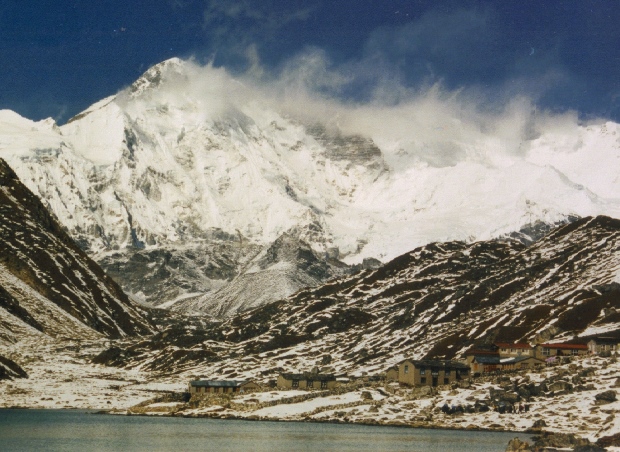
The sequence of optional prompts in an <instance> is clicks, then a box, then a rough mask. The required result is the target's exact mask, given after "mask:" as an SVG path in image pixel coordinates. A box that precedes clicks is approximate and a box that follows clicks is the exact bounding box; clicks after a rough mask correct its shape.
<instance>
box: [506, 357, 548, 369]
mask: <svg viewBox="0 0 620 452" xmlns="http://www.w3.org/2000/svg"><path fill="white" fill-rule="evenodd" d="M544 365H545V362H544V361H543V360H542V359H538V358H534V357H533V356H515V357H512V358H504V359H500V366H501V369H502V370H520V369H535V368H537V367H544Z"/></svg>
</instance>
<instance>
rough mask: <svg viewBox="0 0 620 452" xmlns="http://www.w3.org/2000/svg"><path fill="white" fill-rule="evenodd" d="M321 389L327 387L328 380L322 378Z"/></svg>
mask: <svg viewBox="0 0 620 452" xmlns="http://www.w3.org/2000/svg"><path fill="white" fill-rule="evenodd" d="M321 389H327V380H321Z"/></svg>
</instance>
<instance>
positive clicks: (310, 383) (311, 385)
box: [306, 380, 314, 388]
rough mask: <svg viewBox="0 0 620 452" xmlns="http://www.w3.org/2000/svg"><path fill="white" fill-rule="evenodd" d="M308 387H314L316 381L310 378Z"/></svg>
mask: <svg viewBox="0 0 620 452" xmlns="http://www.w3.org/2000/svg"><path fill="white" fill-rule="evenodd" d="M306 387H307V388H314V381H313V380H308V382H307V383H306Z"/></svg>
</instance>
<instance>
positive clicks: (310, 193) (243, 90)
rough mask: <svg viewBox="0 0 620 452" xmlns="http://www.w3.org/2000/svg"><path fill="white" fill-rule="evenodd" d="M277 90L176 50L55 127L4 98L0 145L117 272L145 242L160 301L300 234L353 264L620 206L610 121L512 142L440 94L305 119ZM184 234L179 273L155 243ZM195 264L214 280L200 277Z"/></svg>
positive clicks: (148, 279)
mask: <svg viewBox="0 0 620 452" xmlns="http://www.w3.org/2000/svg"><path fill="white" fill-rule="evenodd" d="M277 97H278V96H273V95H270V93H269V91H268V90H266V88H264V87H259V86H257V85H255V84H254V85H253V84H251V83H249V82H247V81H245V80H243V81H240V80H236V79H234V78H233V77H231V76H230V75H229V74H227V73H226V72H225V71H223V70H221V69H216V68H212V67H199V66H197V65H196V64H194V63H192V62H186V61H182V60H179V59H173V60H169V61H166V62H163V63H161V64H159V65H156V66H154V67H153V68H150V69H149V70H148V71H147V72H146V73H145V74H144V75H143V76H142V77H141V78H140V79H138V80H137V81H136V82H135V83H134V84H133V85H132V86H131V87H130V88H128V89H127V90H125V91H123V92H120V93H118V94H117V95H115V96H113V97H110V98H107V99H104V100H102V101H101V102H99V103H97V104H95V105H93V106H92V107H90V108H89V109H87V110H86V111H85V112H84V113H83V114H81V115H78V116H77V117H76V118H74V120H73V121H71V122H70V123H68V124H66V125H63V126H62V127H60V128H59V127H57V126H56V125H55V124H54V123H53V121H48V120H46V121H42V122H38V123H35V122H32V121H29V120H27V119H24V118H21V117H19V116H18V115H16V114H15V113H13V112H8V111H1V112H0V157H2V158H5V159H6V160H7V161H8V162H9V164H10V165H11V167H12V168H13V169H14V170H15V171H16V172H17V174H18V175H19V176H20V178H21V179H22V180H23V181H24V183H25V184H26V185H27V186H28V187H29V188H30V189H31V190H32V191H33V192H34V193H35V194H37V196H39V197H40V198H41V199H42V200H43V202H44V203H45V205H46V206H48V207H49V208H50V209H51V211H52V212H53V213H54V214H55V215H56V216H57V218H59V220H60V221H61V222H62V224H63V225H64V226H65V227H66V228H67V230H68V231H69V232H70V234H71V236H72V237H73V238H74V239H75V240H76V241H77V242H78V243H79V244H80V246H81V247H83V248H84V249H86V250H88V252H89V253H90V255H91V256H94V257H96V258H97V259H98V260H100V261H103V260H104V259H105V258H107V266H108V267H107V268H114V266H117V265H119V264H120V265H122V262H125V261H128V260H131V259H132V256H134V255H136V253H138V252H143V255H142V257H143V258H144V257H145V256H146V258H144V259H141V260H142V261H145V262H142V263H140V262H138V261H139V260H140V259H138V258H136V260H135V261H134V262H133V265H132V268H136V269H137V270H136V272H137V273H136V274H134V275H131V274H129V275H127V276H126V277H124V279H122V280H121V281H120V282H121V283H122V285H123V287H124V288H125V290H127V291H129V292H131V293H132V294H134V295H136V296H138V297H140V298H141V299H142V300H143V301H146V302H148V301H151V302H154V303H164V302H167V301H170V300H173V299H182V298H183V296H184V295H185V294H189V293H196V292H202V293H204V294H206V296H207V298H208V297H210V296H211V295H212V293H213V292H214V291H215V290H217V289H220V288H222V286H224V285H226V284H228V283H229V282H230V281H231V280H233V278H234V277H235V276H237V275H238V274H239V273H240V272H246V271H250V269H252V268H255V267H252V266H251V265H248V263H249V261H250V260H251V259H252V258H253V257H254V256H255V255H256V252H257V250H256V247H258V248H262V249H266V248H269V246H270V245H271V244H272V243H273V242H274V241H275V240H277V239H278V238H279V237H281V236H282V235H283V234H284V233H287V232H291V231H294V233H295V234H296V236H297V237H298V238H299V239H300V240H302V241H304V242H305V243H307V244H309V245H310V247H311V248H312V249H313V250H314V251H315V252H317V253H321V254H329V255H330V256H332V257H335V258H336V259H340V260H341V261H344V262H346V263H348V264H359V263H361V262H362V260H363V259H364V258H376V259H379V260H382V261H387V260H390V259H392V258H394V257H396V256H398V255H400V254H402V253H404V252H406V251H407V250H410V249H413V248H415V247H416V246H420V245H424V244H427V243H430V242H433V241H449V240H466V241H472V240H483V239H489V238H492V237H497V236H500V235H503V234H510V233H512V232H514V231H518V230H519V229H521V228H522V227H523V226H524V225H528V224H535V223H536V221H538V220H539V221H542V222H545V223H548V224H556V223H558V222H560V221H563V220H564V219H565V218H567V217H568V216H577V217H583V216H588V215H599V214H606V215H610V216H615V217H617V216H620V181H619V180H618V178H617V174H616V171H615V168H616V166H617V165H615V164H614V162H617V161H618V159H619V158H620V126H619V125H618V124H615V123H611V122H600V123H596V124H595V123H593V124H586V125H579V124H577V123H573V122H572V121H571V120H570V118H567V117H552V116H549V117H546V116H542V115H539V116H538V117H537V118H535V120H534V119H532V118H530V119H531V120H532V121H533V122H532V121H530V122H532V124H529V123H528V124H529V125H528V130H530V129H531V130H530V133H528V134H525V135H523V136H522V137H517V138H518V139H517V138H514V137H513V138H511V139H507V138H506V136H507V135H506V134H508V135H510V133H508V132H506V130H505V129H506V127H507V126H506V124H509V123H510V122H509V121H508V120H507V119H506V118H502V120H504V121H506V124H504V125H503V126H502V124H503V123H500V122H501V121H500V120H499V119H498V120H497V121H500V122H497V121H496V122H493V121H491V120H488V119H487V120H485V121H486V122H485V123H484V126H485V127H484V128H482V129H481V127H480V124H478V123H476V122H475V120H474V119H470V118H468V117H467V116H466V115H463V111H458V109H456V108H457V107H456V106H454V108H455V109H456V110H450V108H447V107H449V106H450V105H448V104H447V105H444V106H443V107H445V108H443V109H441V112H442V113H441V114H440V113H437V111H436V110H433V112H434V115H435V116H433V115H430V116H428V117H426V118H422V117H421V115H422V116H423V114H422V113H423V112H424V111H426V110H424V109H425V108H430V107H428V105H429V104H431V103H433V102H434V103H433V105H436V103H437V102H440V100H436V99H435V100H433V99H430V100H429V99H425V100H420V101H419V104H415V105H411V106H409V108H404V107H401V108H400V109H398V108H395V109H392V110H390V109H382V110H381V111H377V112H373V113H377V115H376V116H373V115H371V114H370V112H369V107H360V108H358V109H355V108H344V107H343V108H336V110H335V112H334V114H333V115H327V116H325V115H323V116H322V117H323V118H325V117H327V118H330V117H333V118H336V119H335V120H334V121H329V120H325V119H321V115H315V114H310V113H311V112H312V111H314V110H315V109H316V105H314V104H312V105H311V104H308V105H307V110H308V111H307V112H306V113H308V114H302V112H301V111H300V109H299V108H297V109H292V108H291V102H288V103H287V102H281V103H278V102H276V101H275V100H274V99H276V98H277ZM431 101H432V102H431ZM414 106H417V107H419V108H418V109H416V108H413V107H414ZM325 108H326V109H327V107H325ZM327 111H331V110H329V109H328V110H327ZM451 111H452V113H450V112H451ZM373 117H374V118H375V119H374V121H375V122H373V121H371V120H370V119H369V118H373ZM475 117H476V115H472V118H475ZM387 118H391V119H390V121H388V120H387ZM433 118H434V119H433ZM517 119H518V118H517ZM407 121H409V122H407ZM515 121H516V122H515V123H514V128H515V130H514V131H513V132H514V133H513V134H517V133H518V132H519V130H520V127H521V125H523V124H521V122H519V121H520V120H515ZM406 123H407V124H408V127H404V126H403V124H406ZM397 125H398V127H396V126H397ZM511 133H512V132H511ZM519 140H521V141H519ZM515 143H516V144H518V146H516V145H515ZM205 246H206V247H207V248H209V249H210V251H209V254H210V259H209V262H204V265H196V260H197V258H195V257H194V258H191V257H189V254H193V255H198V254H200V253H199V252H198V251H199V250H203V249H204V248H205ZM181 247H185V248H186V249H187V248H193V249H194V252H193V253H192V252H191V251H190V252H189V253H186V254H185V255H183V256H179V255H178V254H175V253H174V252H173V258H176V260H177V261H182V263H181V264H180V265H181V267H176V268H174V269H172V270H171V269H169V268H168V267H165V266H164V265H163V264H162V262H163V261H162V260H160V259H159V258H155V257H153V255H152V254H151V255H148V253H149V252H152V253H154V254H157V253H159V252H160V251H161V250H164V249H166V250H171V249H174V248H181ZM115 254H116V258H114V257H113V256H114V255H115ZM192 259H193V260H192ZM148 265H155V266H156V267H157V268H155V269H153V271H149V268H150V267H148ZM196 267H202V268H203V269H204V270H205V271H206V273H207V274H208V275H209V276H208V277H206V278H202V279H197V278H194V277H192V278H191V279H192V281H194V282H190V281H188V279H187V275H188V274H190V273H191V272H192V269H193V268H196ZM215 269H221V271H219V272H218V271H215ZM262 270H266V269H262ZM262 270H261V271H262ZM123 273H127V272H126V271H124V272H123ZM138 273H139V274H140V275H141V277H140V278H138V277H137V274H138ZM121 278H123V276H122V275H121ZM139 279H140V280H142V281H143V283H141V284H140V283H138V282H137V281H138V280H139ZM301 279H307V278H306V276H303V277H301ZM293 286H294V288H293V289H294V290H296V289H298V288H300V287H299V286H297V285H293ZM293 286H291V287H293ZM152 288H155V290H151V289H152ZM209 306H212V305H209ZM206 309H209V308H206ZM213 309H215V308H213Z"/></svg>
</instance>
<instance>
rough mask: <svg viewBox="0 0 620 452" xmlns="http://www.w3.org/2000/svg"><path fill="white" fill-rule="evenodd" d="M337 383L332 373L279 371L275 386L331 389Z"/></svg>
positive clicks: (282, 387)
mask: <svg viewBox="0 0 620 452" xmlns="http://www.w3.org/2000/svg"><path fill="white" fill-rule="evenodd" d="M336 385H337V382H336V377H335V376H334V375H333V374H321V373H314V372H304V373H299V374H295V373H281V374H280V375H279V376H278V381H277V383H276V386H277V387H278V388H281V389H333V388H335V387H336Z"/></svg>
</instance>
